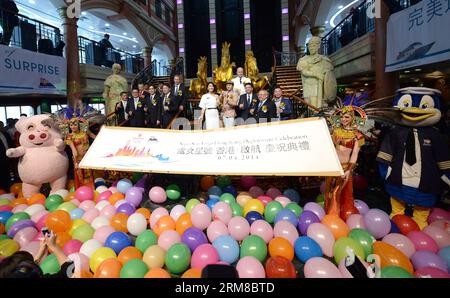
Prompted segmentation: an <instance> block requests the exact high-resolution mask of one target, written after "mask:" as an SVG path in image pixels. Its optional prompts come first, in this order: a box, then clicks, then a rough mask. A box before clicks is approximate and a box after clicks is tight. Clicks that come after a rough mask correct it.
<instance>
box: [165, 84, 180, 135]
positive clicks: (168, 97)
mask: <svg viewBox="0 0 450 298" xmlns="http://www.w3.org/2000/svg"><path fill="white" fill-rule="evenodd" d="M162 89H163V94H162V114H161V126H162V128H164V129H165V128H169V129H170V127H168V126H169V125H170V123H171V122H172V120H173V119H174V118H175V116H176V115H177V114H178V112H179V108H180V102H179V101H178V98H177V97H175V96H174V95H173V94H172V93H171V92H170V87H169V85H167V84H164V86H163V88H162Z"/></svg>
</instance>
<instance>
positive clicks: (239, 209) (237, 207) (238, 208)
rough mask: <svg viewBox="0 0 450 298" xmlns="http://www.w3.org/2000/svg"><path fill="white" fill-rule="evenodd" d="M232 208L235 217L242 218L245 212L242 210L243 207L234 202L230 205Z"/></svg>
mask: <svg viewBox="0 0 450 298" xmlns="http://www.w3.org/2000/svg"><path fill="white" fill-rule="evenodd" d="M230 207H231V212H232V213H233V216H242V213H243V212H244V211H243V210H242V207H241V205H239V204H238V203H236V202H232V203H231V204H230Z"/></svg>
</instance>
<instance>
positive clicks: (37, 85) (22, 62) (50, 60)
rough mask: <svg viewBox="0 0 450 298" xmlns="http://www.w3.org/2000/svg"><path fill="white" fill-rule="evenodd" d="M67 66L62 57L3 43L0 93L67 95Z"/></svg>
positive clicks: (0, 64) (0, 49)
mask: <svg viewBox="0 0 450 298" xmlns="http://www.w3.org/2000/svg"><path fill="white" fill-rule="evenodd" d="M77 63H78V62H77ZM66 69H67V62H66V59H64V58H63V57H58V56H52V55H46V54H41V53H36V52H32V51H28V50H24V49H20V48H13V47H7V46H4V45H0V95H8V94H12V95H17V94H56V95H66V88H67V79H66V77H67V71H66Z"/></svg>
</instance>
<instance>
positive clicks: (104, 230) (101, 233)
mask: <svg viewBox="0 0 450 298" xmlns="http://www.w3.org/2000/svg"><path fill="white" fill-rule="evenodd" d="M115 231H116V230H115V229H114V228H113V227H111V226H103V227H100V228H98V229H97V230H95V232H94V236H93V238H94V239H95V240H97V241H99V242H100V243H102V244H104V243H105V241H106V239H107V238H108V237H109V235H111V234H112V233H114V232H115Z"/></svg>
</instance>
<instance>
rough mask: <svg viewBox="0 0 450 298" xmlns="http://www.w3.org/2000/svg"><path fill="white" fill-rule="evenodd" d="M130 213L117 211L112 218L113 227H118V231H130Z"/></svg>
mask: <svg viewBox="0 0 450 298" xmlns="http://www.w3.org/2000/svg"><path fill="white" fill-rule="evenodd" d="M127 221H128V215H126V214H125V213H116V214H114V215H113V217H112V218H111V223H110V225H111V227H113V228H114V229H116V231H120V232H124V233H128V228H127Z"/></svg>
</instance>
